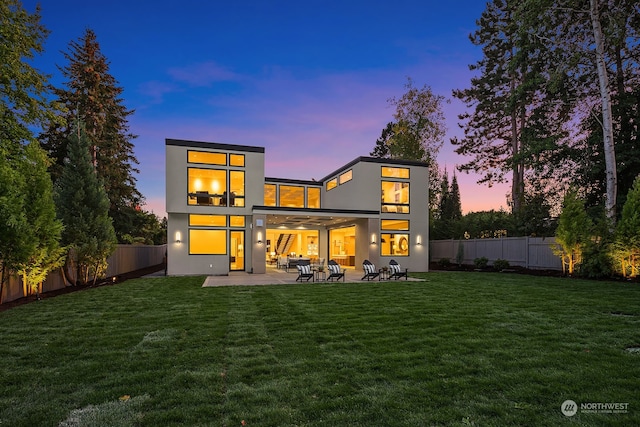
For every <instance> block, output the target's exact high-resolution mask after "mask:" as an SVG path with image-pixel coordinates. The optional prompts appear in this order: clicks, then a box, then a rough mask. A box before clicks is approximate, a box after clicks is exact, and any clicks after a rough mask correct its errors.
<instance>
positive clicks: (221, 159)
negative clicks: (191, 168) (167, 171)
mask: <svg viewBox="0 0 640 427" xmlns="http://www.w3.org/2000/svg"><path fill="white" fill-rule="evenodd" d="M187 161H188V162H189V163H203V164H205V165H221V166H226V165H227V155H226V154H225V153H209V152H205V151H189V152H188V153H187Z"/></svg>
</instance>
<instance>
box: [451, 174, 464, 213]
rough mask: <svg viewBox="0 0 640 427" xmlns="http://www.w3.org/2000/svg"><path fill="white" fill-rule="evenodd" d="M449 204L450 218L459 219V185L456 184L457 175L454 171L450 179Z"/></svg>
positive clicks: (460, 204) (460, 210) (460, 206)
mask: <svg viewBox="0 0 640 427" xmlns="http://www.w3.org/2000/svg"><path fill="white" fill-rule="evenodd" d="M449 204H450V208H449V210H450V215H451V219H452V220H454V221H459V220H460V218H462V202H461V201H460V187H459V186H458V177H457V176H456V174H455V172H454V173H453V179H452V180H451V189H450V191H449Z"/></svg>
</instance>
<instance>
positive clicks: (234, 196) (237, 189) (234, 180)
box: [229, 171, 244, 206]
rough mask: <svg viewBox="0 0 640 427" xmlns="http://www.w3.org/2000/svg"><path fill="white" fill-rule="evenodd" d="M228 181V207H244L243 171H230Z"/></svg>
mask: <svg viewBox="0 0 640 427" xmlns="http://www.w3.org/2000/svg"><path fill="white" fill-rule="evenodd" d="M229 181H230V183H231V185H230V188H229V189H230V191H231V192H230V193H229V194H230V195H229V206H244V171H230V172H229Z"/></svg>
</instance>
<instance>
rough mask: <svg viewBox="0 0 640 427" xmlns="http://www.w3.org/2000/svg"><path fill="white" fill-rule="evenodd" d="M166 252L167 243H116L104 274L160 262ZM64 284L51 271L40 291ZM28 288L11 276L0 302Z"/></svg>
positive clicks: (60, 278)
mask: <svg viewBox="0 0 640 427" xmlns="http://www.w3.org/2000/svg"><path fill="white" fill-rule="evenodd" d="M166 252H167V245H159V246H150V245H118V246H117V247H116V250H115V252H114V253H113V254H112V255H111V256H110V257H109V259H108V263H109V267H107V271H106V276H107V277H114V276H118V275H120V274H124V273H129V272H132V271H136V270H141V269H143V268H147V267H152V266H154V265H159V264H162V262H163V261H164V257H165V255H166ZM65 286H66V284H65V282H64V279H63V278H62V273H61V272H60V270H59V269H58V270H56V271H53V272H51V274H49V276H48V277H47V279H46V280H45V281H44V282H43V283H42V289H41V292H49V291H55V290H57V289H62V288H64V287H65ZM30 293H31V292H30V290H28V289H25V287H24V286H23V283H22V279H21V278H20V277H18V276H11V277H10V278H9V280H8V281H7V282H6V283H5V284H4V286H3V288H2V295H0V302H3V303H4V302H10V301H14V300H16V299H19V298H22V297H25V296H28V295H30Z"/></svg>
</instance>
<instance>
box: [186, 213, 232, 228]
mask: <svg viewBox="0 0 640 427" xmlns="http://www.w3.org/2000/svg"><path fill="white" fill-rule="evenodd" d="M189 225H195V226H201V227H226V225H227V217H226V216H225V215H195V214H192V215H189Z"/></svg>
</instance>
